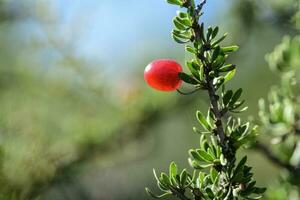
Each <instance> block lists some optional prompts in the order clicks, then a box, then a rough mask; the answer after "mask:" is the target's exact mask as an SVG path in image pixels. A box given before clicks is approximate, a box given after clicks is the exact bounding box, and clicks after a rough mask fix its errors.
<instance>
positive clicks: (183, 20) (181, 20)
mask: <svg viewBox="0 0 300 200" xmlns="http://www.w3.org/2000/svg"><path fill="white" fill-rule="evenodd" d="M176 20H178V22H179V23H181V24H183V25H185V26H188V27H190V26H192V22H191V20H190V19H189V18H180V17H176Z"/></svg>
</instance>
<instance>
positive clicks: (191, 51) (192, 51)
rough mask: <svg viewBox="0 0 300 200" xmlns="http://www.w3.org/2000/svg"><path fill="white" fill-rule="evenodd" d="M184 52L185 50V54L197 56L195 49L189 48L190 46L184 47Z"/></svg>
mask: <svg viewBox="0 0 300 200" xmlns="http://www.w3.org/2000/svg"><path fill="white" fill-rule="evenodd" d="M185 50H186V51H187V52H190V53H192V54H197V50H196V49H195V48H193V47H191V46H190V45H186V46H185Z"/></svg>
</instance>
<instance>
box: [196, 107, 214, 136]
mask: <svg viewBox="0 0 300 200" xmlns="http://www.w3.org/2000/svg"><path fill="white" fill-rule="evenodd" d="M196 116H197V119H198V121H199V123H200V124H201V125H202V126H203V128H205V129H206V130H207V131H210V130H211V126H210V125H209V123H208V122H207V121H206V118H205V117H204V115H203V114H202V113H201V112H200V111H197V112H196Z"/></svg>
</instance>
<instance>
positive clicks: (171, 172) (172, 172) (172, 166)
mask: <svg viewBox="0 0 300 200" xmlns="http://www.w3.org/2000/svg"><path fill="white" fill-rule="evenodd" d="M176 175H177V165H176V164H175V162H171V164H170V169H169V176H170V177H176Z"/></svg>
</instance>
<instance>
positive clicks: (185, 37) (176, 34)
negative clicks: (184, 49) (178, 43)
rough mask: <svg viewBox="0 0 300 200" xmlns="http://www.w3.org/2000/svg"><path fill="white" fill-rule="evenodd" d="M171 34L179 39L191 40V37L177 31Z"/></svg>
mask: <svg viewBox="0 0 300 200" xmlns="http://www.w3.org/2000/svg"><path fill="white" fill-rule="evenodd" d="M172 34H173V35H175V36H176V37H178V38H180V39H186V40H190V39H191V35H190V34H189V33H187V32H180V31H178V30H173V31H172Z"/></svg>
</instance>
